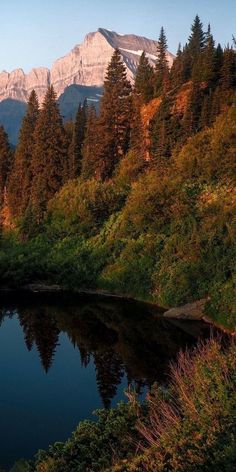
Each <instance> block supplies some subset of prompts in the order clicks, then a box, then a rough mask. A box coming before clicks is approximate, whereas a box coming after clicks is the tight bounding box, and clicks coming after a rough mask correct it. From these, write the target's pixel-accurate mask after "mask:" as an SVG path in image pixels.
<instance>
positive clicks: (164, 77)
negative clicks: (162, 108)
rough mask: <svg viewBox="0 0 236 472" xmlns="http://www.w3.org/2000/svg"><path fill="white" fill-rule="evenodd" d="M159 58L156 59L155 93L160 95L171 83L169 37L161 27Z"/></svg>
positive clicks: (158, 47)
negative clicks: (168, 50)
mask: <svg viewBox="0 0 236 472" xmlns="http://www.w3.org/2000/svg"><path fill="white" fill-rule="evenodd" d="M157 54H158V58H157V61H156V68H155V69H156V73H155V93H156V95H160V94H161V93H165V92H166V90H167V89H168V83H169V66H168V60H167V39H166V35H165V31H164V28H163V27H162V28H161V32H160V36H159V40H158V46H157Z"/></svg>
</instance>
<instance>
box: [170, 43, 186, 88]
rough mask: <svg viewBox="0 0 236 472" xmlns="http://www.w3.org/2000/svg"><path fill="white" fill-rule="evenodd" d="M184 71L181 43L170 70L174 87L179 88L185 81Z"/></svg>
mask: <svg viewBox="0 0 236 472" xmlns="http://www.w3.org/2000/svg"><path fill="white" fill-rule="evenodd" d="M185 79H186V77H185V71H184V53H183V51H182V49H181V44H179V46H178V50H177V54H176V57H175V60H174V62H173V65H172V67H171V71H170V81H171V84H172V88H173V89H176V88H179V87H180V86H181V85H183V83H184V82H185Z"/></svg>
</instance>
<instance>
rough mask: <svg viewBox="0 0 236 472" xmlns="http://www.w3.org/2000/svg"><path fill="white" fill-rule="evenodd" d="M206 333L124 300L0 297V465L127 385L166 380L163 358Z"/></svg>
mask: <svg viewBox="0 0 236 472" xmlns="http://www.w3.org/2000/svg"><path fill="white" fill-rule="evenodd" d="M159 315H160V316H159ZM209 334H210V333H209V327H208V326H207V325H205V324H203V323H201V322H189V321H188V322H180V321H176V322H170V321H166V320H163V319H161V313H159V314H158V313H157V311H156V310H154V309H153V308H152V307H149V306H147V305H144V304H139V303H135V302H130V301H122V300H115V299H104V298H98V297H90V298H89V297H75V296H72V295H58V294H51V295H50V294H47V295H45V294H44V295H42V294H41V295H39V294H38V295H37V294H35V295H32V294H28V293H24V294H21V295H20V294H18V295H17V294H8V295H7V294H5V295H2V294H0V379H1V380H0V381H1V384H0V415H1V416H0V448H1V449H0V465H1V466H3V467H6V468H9V467H10V466H12V464H13V463H14V462H15V461H16V460H17V459H19V458H21V457H24V458H27V459H29V458H32V457H33V455H34V454H35V453H36V451H37V450H38V449H46V448H48V446H49V444H51V443H53V442H55V441H64V440H66V439H67V438H68V437H69V435H70V434H71V432H72V431H73V430H74V429H75V428H76V426H77V424H78V422H79V421H80V420H82V419H84V418H91V417H92V412H93V411H94V410H95V409H97V408H99V407H103V406H105V407H107V408H108V407H110V406H114V405H116V403H117V402H118V401H119V400H121V399H125V396H124V389H125V388H127V386H128V385H130V384H132V385H133V386H135V388H136V389H137V390H138V392H139V393H140V395H144V394H145V392H146V391H147V389H148V387H149V386H150V385H151V384H152V383H153V382H154V381H157V382H166V379H167V378H168V364H169V361H170V360H173V359H175V357H176V355H177V354H178V352H179V350H180V349H181V348H183V349H184V348H185V347H186V346H192V345H194V344H196V342H197V339H198V338H199V337H201V338H205V337H208V336H209Z"/></svg>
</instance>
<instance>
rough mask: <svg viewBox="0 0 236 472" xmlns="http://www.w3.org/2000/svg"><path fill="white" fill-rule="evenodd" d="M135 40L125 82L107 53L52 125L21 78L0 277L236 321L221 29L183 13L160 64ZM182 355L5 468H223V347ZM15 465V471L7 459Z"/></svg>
mask: <svg viewBox="0 0 236 472" xmlns="http://www.w3.org/2000/svg"><path fill="white" fill-rule="evenodd" d="M158 44H159V45H158V60H157V62H156V66H155V69H153V67H152V66H150V64H149V61H148V57H147V56H146V54H145V51H144V52H143V53H142V55H141V57H140V63H139V66H138V69H137V73H136V78H135V83H134V84H133V85H131V84H130V82H129V81H128V80H127V77H126V68H125V65H124V63H123V62H122V58H121V54H120V52H119V50H115V51H114V54H113V56H112V59H111V62H110V64H109V66H108V69H107V75H106V78H105V82H104V95H103V97H102V99H101V104H100V111H99V113H97V112H96V109H95V108H94V107H93V106H91V105H90V104H88V103H87V101H85V102H84V103H82V104H80V105H79V108H78V111H77V115H76V119H75V121H74V122H72V121H71V122H66V123H65V122H63V118H62V116H61V115H60V112H59V107H58V103H57V97H56V94H55V92H54V90H53V88H52V87H49V88H48V91H47V94H46V96H45V99H44V102H43V104H42V106H41V107H40V106H39V103H38V99H37V95H36V93H35V91H32V93H31V96H30V99H29V103H28V108H27V113H26V116H25V118H24V120H23V124H22V128H21V131H20V136H19V142H18V145H17V147H16V149H12V147H11V146H10V144H9V142H8V137H7V135H6V133H5V131H4V129H3V127H0V208H1V235H0V285H1V287H12V288H19V287H22V286H24V285H27V284H30V283H43V284H46V285H49V286H50V285H53V284H56V285H59V286H60V287H63V288H65V289H67V290H71V291H80V290H95V291H96V290H104V291H106V292H109V293H112V294H119V295H120V294H121V295H124V296H128V297H131V298H135V299H137V300H142V301H149V302H152V303H155V304H157V305H159V306H160V307H164V308H166V307H175V306H178V305H181V304H184V303H188V302H192V301H195V300H199V299H203V298H205V299H207V303H206V307H205V312H206V314H207V315H208V316H209V317H210V318H211V319H212V320H214V321H215V322H217V323H220V324H221V325H223V326H224V327H226V328H231V329H234V328H235V324H236V292H235V283H236V270H235V261H236V245H235V241H236V187H235V183H236V106H235V105H236V41H235V38H234V37H233V38H232V44H231V43H230V44H228V45H226V46H224V47H222V46H221V45H220V44H218V45H217V44H216V43H215V40H214V38H213V35H212V33H211V27H210V25H209V26H208V28H207V31H205V30H204V26H203V24H202V22H201V20H200V18H199V16H196V17H195V19H194V22H193V24H192V26H191V31H190V36H189V38H188V41H187V43H186V44H185V45H184V46H182V45H179V48H178V51H177V54H176V57H175V60H174V63H173V66H172V67H171V68H170V67H169V64H168V62H167V57H166V55H167V38H166V35H165V31H164V29H163V28H162V29H161V32H160V36H159V43H158ZM228 344H229V345H228V346H227V348H226V347H225V345H224V343H223V345H222V343H221V342H220V340H215V339H212V340H210V341H209V342H208V343H203V344H202V345H200V346H198V347H197V348H196V349H195V351H194V352H192V353H189V352H186V353H182V354H180V355H179V359H178V361H177V363H176V364H175V365H172V367H171V371H170V385H169V386H168V388H166V389H161V388H159V387H158V386H155V385H154V386H153V388H152V389H151V391H150V394H149V396H148V398H147V400H146V402H144V403H143V404H139V403H138V401H137V399H136V397H135V394H134V393H132V394H131V393H130V394H129V399H130V401H129V403H128V404H127V405H126V404H121V405H120V406H118V407H117V409H114V410H110V411H109V410H101V411H100V412H98V421H97V422H91V421H86V422H82V423H81V424H80V425H79V426H78V429H77V430H76V432H75V433H73V435H72V437H71V438H70V439H69V440H68V442H66V443H64V444H62V443H58V444H55V445H54V446H51V448H50V449H49V451H48V452H43V451H40V452H39V453H38V455H37V459H36V462H32V463H31V462H29V463H26V462H24V461H23V462H22V463H21V464H20V463H19V464H18V466H17V467H18V468H16V469H13V470H17V471H18V470H24V471H37V472H55V471H58V472H60V471H61V472H66V471H68V472H73V471H77V472H79V471H81V472H82V471H83V472H84V471H92V472H99V471H107V472H108V471H113V472H125V471H126V472H128V471H129V472H134V471H136V472H138V471H140V472H141V471H149V472H152V471H153V472H158V471H160V472H161V471H172V472H180V471H183V472H190V471H191V472H200V471H202V472H203V471H204V472H206V471H212V472H213V471H214V472H217V471H219V472H223V471H225V472H228V471H229V472H230V471H233V470H234V469H233V467H234V466H233V464H235V460H236V452H235V451H236V445H235V395H233V392H235V344H234V343H231V342H230V343H228ZM20 467H21V468H20Z"/></svg>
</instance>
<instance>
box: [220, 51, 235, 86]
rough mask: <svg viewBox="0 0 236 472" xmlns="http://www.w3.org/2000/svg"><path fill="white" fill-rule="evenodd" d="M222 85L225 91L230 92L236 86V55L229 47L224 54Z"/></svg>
mask: <svg viewBox="0 0 236 472" xmlns="http://www.w3.org/2000/svg"><path fill="white" fill-rule="evenodd" d="M220 84H221V88H222V90H223V91H226V90H230V89H231V88H233V87H234V86H235V85H236V53H235V51H234V50H233V48H231V47H229V46H227V48H226V49H225V50H224V54H223V64H222V68H221V78H220Z"/></svg>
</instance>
